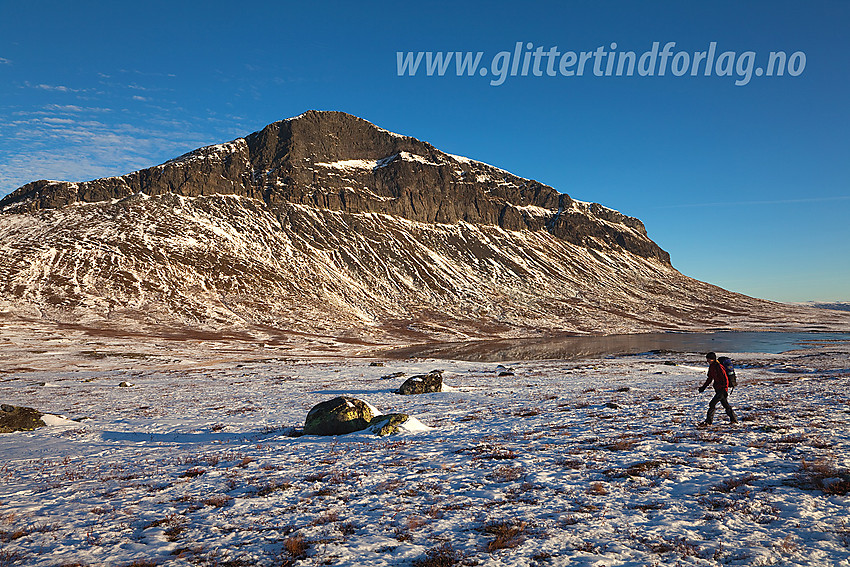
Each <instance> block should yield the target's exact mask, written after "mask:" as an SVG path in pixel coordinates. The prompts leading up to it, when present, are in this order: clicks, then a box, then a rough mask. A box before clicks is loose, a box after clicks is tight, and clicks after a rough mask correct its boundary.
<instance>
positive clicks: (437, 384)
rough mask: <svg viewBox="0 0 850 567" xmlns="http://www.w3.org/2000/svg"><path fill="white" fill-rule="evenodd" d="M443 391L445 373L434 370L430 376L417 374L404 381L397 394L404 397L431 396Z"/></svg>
mask: <svg viewBox="0 0 850 567" xmlns="http://www.w3.org/2000/svg"><path fill="white" fill-rule="evenodd" d="M442 391H443V371H442V370H432V371H431V372H429V373H428V374H417V375H416V376H411V377H410V378H408V379H407V380H405V381H404V384H402V385H401V386H400V387H399V389H398V391H397V393H399V394H402V395H410V394H430V393H432V392H442Z"/></svg>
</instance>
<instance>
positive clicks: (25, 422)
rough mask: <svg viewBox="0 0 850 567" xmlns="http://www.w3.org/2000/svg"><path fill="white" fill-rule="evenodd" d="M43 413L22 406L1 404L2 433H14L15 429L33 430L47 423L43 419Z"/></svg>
mask: <svg viewBox="0 0 850 567" xmlns="http://www.w3.org/2000/svg"><path fill="white" fill-rule="evenodd" d="M42 415H43V414H42V413H41V412H40V411H38V410H34V409H33V408H27V407H22V406H11V405H9V404H2V405H0V433H12V432H13V431H32V430H33V429H36V428H38V427H44V426H45V425H47V424H46V423H44V421H42V419H41V416H42Z"/></svg>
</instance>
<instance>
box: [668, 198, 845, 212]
mask: <svg viewBox="0 0 850 567" xmlns="http://www.w3.org/2000/svg"><path fill="white" fill-rule="evenodd" d="M834 201H850V195H839V196H837V197H810V198H806V199H771V200H765V201H717V202H714V203H679V204H669V205H657V206H655V207H652V208H653V209H690V208H703V207H729V206H732V207H739V206H760V205H794V204H800V203H829V202H834Z"/></svg>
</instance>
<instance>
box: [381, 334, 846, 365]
mask: <svg viewBox="0 0 850 567" xmlns="http://www.w3.org/2000/svg"><path fill="white" fill-rule="evenodd" d="M837 341H850V333H780V332H752V331H750V332H734V331H722V332H715V333H646V334H639V335H609V336H604V337H556V338H552V337H546V338H539V339H536V338H535V339H499V340H486V341H466V342H457V343H435V344H429V345H415V346H411V347H405V348H399V349H394V350H392V351H390V352H389V355H390V356H391V357H393V358H408V357H431V358H448V359H455V360H470V361H486V362H497V361H508V360H545V359H563V360H575V359H580V358H588V357H598V356H608V355H624V354H638V353H643V352H650V351H671V352H708V351H715V352H718V353H735V352H761V353H775V354H778V353H781V352H786V351H789V350H795V349H799V348H806V347H808V346H812V345H822V344H825V343H829V342H837Z"/></svg>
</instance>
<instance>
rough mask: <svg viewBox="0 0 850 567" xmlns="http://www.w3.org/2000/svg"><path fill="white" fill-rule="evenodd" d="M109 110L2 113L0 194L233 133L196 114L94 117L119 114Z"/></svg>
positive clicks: (145, 162)
mask: <svg viewBox="0 0 850 567" xmlns="http://www.w3.org/2000/svg"><path fill="white" fill-rule="evenodd" d="M48 109H51V110H52V112H51V111H50V110H48ZM108 110H109V109H100V108H94V109H86V108H84V107H78V106H75V105H48V106H42V107H38V109H34V110H32V111H29V112H22V111H19V112H16V113H15V115H14V116H10V115H9V114H7V115H6V117H3V116H2V114H0V196H3V195H5V194H7V193H9V192H11V191H13V190H14V189H16V188H18V187H20V186H22V185H24V184H26V183H29V182H30V181H35V180H37V179H55V180H65V181H86V180H90V179H97V178H99V177H107V176H110V175H123V174H125V173H129V172H131V171H135V170H138V169H143V168H146V167H151V166H153V165H156V164H158V163H162V162H164V161H166V160H168V159H171V158H173V157H175V156H178V155H181V154H184V153H186V152H187V151H191V150H193V149H195V148H198V147H201V146H204V145H207V144H211V143H216V142H220V141H225V140H227V139H232V138H235V137H237V136H236V135H234V136H230V137H228V135H229V132H228V133H227V134H221V135H220V134H215V133H213V134H211V133H210V126H209V124H208V123H207V121H206V120H205V119H200V118H199V119H196V120H192V119H189V120H187V119H183V118H182V117H181V118H180V119H176V118H171V117H169V116H167V115H163V114H160V113H157V114H155V115H151V116H142V117H138V116H127V117H126V118H124V120H126V121H127V122H119V123H115V122H109V123H107V122H106V121H101V120H99V119H98V120H95V119H94V117H98V118H101V117H108V116H112V117H118V116H122V114H115V113H112V114H108V113H107V112H108ZM116 112H117V111H116ZM131 121H132V123H130V122H131ZM226 126H227V127H226V128H225V127H224V125H223V124H222V125H219V127H218V128H214V129H213V130H214V131H218V132H219V133H223V132H225V131H226V130H231V129H232V128H233V127H234V126H235V125H234V124H233V123H226ZM244 133H245V132H243V131H241V130H240V131H239V135H242V134H244Z"/></svg>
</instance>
